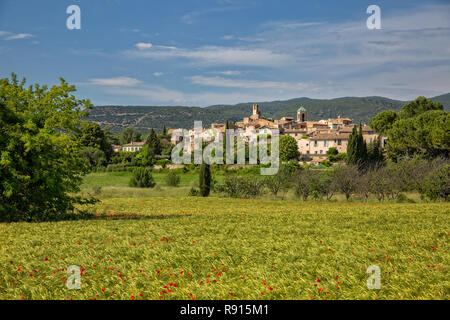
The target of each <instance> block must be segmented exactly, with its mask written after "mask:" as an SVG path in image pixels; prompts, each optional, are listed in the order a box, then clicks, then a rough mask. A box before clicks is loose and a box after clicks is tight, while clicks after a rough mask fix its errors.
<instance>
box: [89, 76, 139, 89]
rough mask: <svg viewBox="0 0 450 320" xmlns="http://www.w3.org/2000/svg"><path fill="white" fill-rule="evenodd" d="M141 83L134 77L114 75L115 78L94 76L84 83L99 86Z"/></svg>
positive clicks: (123, 85) (135, 84)
mask: <svg viewBox="0 0 450 320" xmlns="http://www.w3.org/2000/svg"><path fill="white" fill-rule="evenodd" d="M141 83H142V81H140V80H138V79H135V78H130V77H115V78H94V79H90V80H89V81H88V82H87V83H85V84H87V85H93V86H101V87H135V86H137V85H139V84H141Z"/></svg>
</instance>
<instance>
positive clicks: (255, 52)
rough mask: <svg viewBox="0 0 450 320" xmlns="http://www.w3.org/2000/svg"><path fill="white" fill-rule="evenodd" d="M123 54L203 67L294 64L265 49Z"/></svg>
mask: <svg viewBox="0 0 450 320" xmlns="http://www.w3.org/2000/svg"><path fill="white" fill-rule="evenodd" d="M124 54H125V55H126V56H128V57H130V58H148V59H170V58H184V59H189V60H192V61H193V62H196V63H199V64H203V65H236V66H263V67H271V66H281V65H286V64H292V63H293V62H294V59H293V57H292V56H291V55H289V54H287V53H277V52H274V51H271V50H270V49H266V48H241V47H218V46H204V47H199V48H195V49H183V48H177V47H167V46H156V45H155V46H153V47H152V48H150V49H149V50H128V51H125V52H124Z"/></svg>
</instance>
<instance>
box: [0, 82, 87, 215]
mask: <svg viewBox="0 0 450 320" xmlns="http://www.w3.org/2000/svg"><path fill="white" fill-rule="evenodd" d="M74 91H75V87H74V86H72V85H69V84H68V83H67V82H66V81H64V79H61V80H60V84H59V85H54V86H52V87H51V88H50V89H49V88H48V87H47V86H40V85H38V84H36V85H34V86H29V87H28V88H25V79H24V80H22V81H21V82H19V81H18V80H17V77H16V75H14V74H13V75H12V76H11V79H7V78H5V79H1V80H0V124H1V125H0V130H1V135H0V150H1V154H0V219H1V220H2V221H20V220H26V221H37V220H49V219H56V218H58V217H63V216H66V215H70V214H71V213H74V212H75V211H76V210H77V209H76V205H77V204H86V203H92V202H93V201H90V200H88V199H84V198H81V197H79V196H74V195H73V194H74V193H76V192H77V191H79V185H80V184H81V175H82V174H83V173H86V172H87V170H88V167H87V165H86V163H85V161H84V160H83V158H82V157H81V154H80V150H81V148H82V145H81V143H80V142H79V141H78V140H77V139H76V133H77V132H78V128H79V126H80V124H81V119H82V118H83V117H85V116H86V115H87V112H88V109H90V108H91V104H90V102H89V100H79V99H77V98H75V96H74V95H73V94H72V92H74Z"/></svg>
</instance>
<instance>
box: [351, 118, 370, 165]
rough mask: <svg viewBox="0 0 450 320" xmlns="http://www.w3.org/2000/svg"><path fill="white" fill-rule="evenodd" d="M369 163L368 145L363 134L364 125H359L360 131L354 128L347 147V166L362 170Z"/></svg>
mask: <svg viewBox="0 0 450 320" xmlns="http://www.w3.org/2000/svg"><path fill="white" fill-rule="evenodd" d="M366 163H367V144H366V142H365V141H364V138H363V134H362V125H361V123H359V130H357V129H356V126H355V127H353V130H352V133H351V134H350V137H349V139H348V145H347V164H349V165H357V166H358V167H360V168H362V167H364V166H365V165H366Z"/></svg>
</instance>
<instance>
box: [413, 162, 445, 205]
mask: <svg viewBox="0 0 450 320" xmlns="http://www.w3.org/2000/svg"><path fill="white" fill-rule="evenodd" d="M420 192H421V193H422V194H423V195H425V196H426V197H427V198H428V199H430V200H432V201H436V200H444V201H448V200H449V194H450V165H445V166H443V167H440V168H438V169H437V170H435V171H434V172H432V173H431V174H429V175H428V176H427V177H426V178H425V181H424V182H423V184H422V186H421V187H420Z"/></svg>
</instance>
